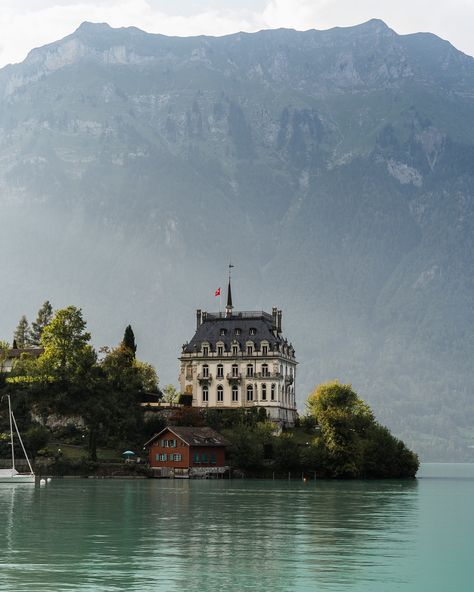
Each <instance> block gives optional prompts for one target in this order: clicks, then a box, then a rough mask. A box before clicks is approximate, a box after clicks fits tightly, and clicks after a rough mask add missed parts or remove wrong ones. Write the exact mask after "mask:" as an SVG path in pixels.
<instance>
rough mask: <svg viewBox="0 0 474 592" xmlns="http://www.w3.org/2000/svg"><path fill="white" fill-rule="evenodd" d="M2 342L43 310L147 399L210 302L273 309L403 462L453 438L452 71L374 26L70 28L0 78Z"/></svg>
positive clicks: (462, 255)
mask: <svg viewBox="0 0 474 592" xmlns="http://www.w3.org/2000/svg"><path fill="white" fill-rule="evenodd" d="M0 97H1V102H0V204H1V208H2V216H1V220H0V246H1V248H2V253H3V261H4V277H3V281H2V284H3V290H2V291H1V296H0V298H1V300H2V308H3V315H2V321H1V326H0V329H1V333H2V335H3V336H4V337H8V335H9V334H10V333H11V332H12V331H13V328H14V326H15V324H16V321H17V319H18V318H19V316H20V315H21V314H23V313H27V314H28V315H29V316H30V317H31V316H33V315H34V313H35V311H36V308H37V307H38V306H39V305H40V304H41V302H42V301H43V300H45V299H46V298H50V299H51V300H53V301H54V303H55V304H56V305H57V306H62V305H65V304H69V303H74V304H78V305H82V306H83V307H84V309H85V314H86V317H87V318H88V319H89V321H90V323H89V324H90V328H91V330H92V331H93V333H94V334H95V336H96V341H97V343H98V345H102V344H104V343H111V344H113V343H114V342H117V341H118V340H119V339H120V338H121V335H122V331H123V328H124V327H125V325H127V324H128V323H129V322H131V323H132V325H133V327H134V330H135V333H136V334H137V337H138V341H139V345H140V350H141V351H140V353H141V355H142V356H143V357H145V358H148V359H150V361H152V362H154V363H155V364H156V365H157V367H158V370H159V373H160V374H161V376H162V380H164V381H165V382H169V381H173V382H175V379H176V375H177V363H176V357H177V355H178V354H179V351H180V346H181V343H183V342H184V341H186V340H188V339H189V338H190V337H191V335H192V332H193V327H194V309H195V308H197V307H202V308H204V309H206V308H208V309H212V308H216V304H215V302H214V301H213V298H212V294H213V290H214V289H215V287H217V285H216V284H219V283H221V284H222V283H223V281H224V277H225V268H226V264H227V261H228V259H229V257H232V260H233V261H234V262H235V263H236V270H235V271H236V274H235V288H234V289H235V300H236V305H237V307H239V308H244V309H245V308H246V309H253V308H261V307H263V308H266V309H269V308H270V307H271V306H272V305H278V306H280V307H282V308H283V309H284V313H285V317H284V321H285V329H286V332H287V333H288V334H289V335H290V337H291V338H292V340H293V342H294V345H295V347H296V349H297V355H298V357H299V359H300V362H301V364H300V381H299V382H300V399H301V401H303V400H304V398H305V396H306V394H307V392H308V391H309V390H310V389H311V388H312V386H313V385H314V384H315V383H317V382H321V381H323V380H326V379H330V378H334V377H338V378H340V379H341V380H343V381H352V382H353V384H354V386H355V388H356V389H358V390H359V392H360V395H361V396H362V397H365V398H367V399H368V401H369V402H370V404H371V405H372V406H373V408H374V409H375V411H376V413H377V415H378V417H379V418H380V420H381V421H382V422H384V423H387V424H389V426H390V427H391V428H392V429H394V430H395V431H396V432H398V433H399V434H400V435H402V436H403V437H404V438H406V439H407V441H408V442H410V443H411V444H412V445H413V446H415V448H418V449H419V450H421V451H422V452H423V453H424V454H425V457H427V456H428V455H430V456H431V457H436V456H437V457H440V456H441V454H444V455H445V457H451V458H454V457H457V458H461V457H462V458H467V457H468V456H469V453H470V449H469V448H468V446H469V445H470V444H471V443H472V441H473V438H474V433H473V430H472V428H471V426H472V419H473V414H472V411H471V410H472V398H471V394H470V392H469V385H470V384H472V379H473V372H472V370H471V367H470V366H471V359H472V354H473V353H474V344H473V337H472V335H473V329H474V313H473V308H472V293H473V254H472V253H473V245H472V242H473V236H474V233H473V230H474V228H473V193H474V101H473V98H474V61H473V59H472V58H470V57H468V56H466V55H464V54H462V53H460V52H458V51H457V50H456V49H454V48H453V47H452V46H451V45H450V44H449V43H446V42H444V41H442V40H440V39H438V38H437V37H435V36H433V35H427V34H418V35H409V36H398V35H396V34H395V33H394V32H393V31H391V30H390V29H389V28H388V27H386V26H385V25H384V23H382V22H380V21H370V22H368V23H365V24H363V25H360V26H358V27H352V28H348V29H333V30H330V31H322V32H321V31H307V32H296V31H290V30H276V31H262V32H260V33H255V34H242V33H241V34H236V35H231V36H227V37H222V38H210V37H195V38H169V37H164V36H160V35H149V34H146V33H144V32H142V31H139V30H137V29H133V28H130V29H111V28H110V27H108V26H107V25H93V24H89V23H84V24H83V25H82V26H81V27H80V28H79V29H78V30H77V31H76V32H75V33H73V34H72V35H70V36H69V37H67V38H65V39H63V40H61V41H58V42H57V43H53V44H51V45H49V46H45V47H43V48H39V49H36V50H34V51H32V52H31V53H30V55H29V56H28V58H27V59H26V60H25V61H24V62H23V63H22V64H19V65H15V66H8V67H6V68H4V69H3V70H1V71H0Z"/></svg>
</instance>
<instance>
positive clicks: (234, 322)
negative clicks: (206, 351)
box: [183, 312, 286, 354]
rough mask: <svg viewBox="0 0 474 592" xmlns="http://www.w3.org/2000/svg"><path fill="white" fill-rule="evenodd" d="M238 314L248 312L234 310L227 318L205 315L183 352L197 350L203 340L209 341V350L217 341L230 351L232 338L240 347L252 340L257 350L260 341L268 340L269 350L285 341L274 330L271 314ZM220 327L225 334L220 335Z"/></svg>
mask: <svg viewBox="0 0 474 592" xmlns="http://www.w3.org/2000/svg"><path fill="white" fill-rule="evenodd" d="M239 314H242V315H243V314H245V315H247V314H248V313H238V312H234V313H233V314H232V316H231V317H229V318H225V317H224V318H220V317H219V315H211V316H210V317H209V316H208V317H206V318H205V319H204V320H203V323H202V324H201V325H200V327H199V328H198V329H197V331H196V333H195V334H194V336H193V338H192V339H191V341H190V342H189V343H186V344H185V345H184V346H183V353H188V354H191V353H193V352H195V351H199V350H200V349H201V345H202V344H203V343H204V342H207V343H209V345H210V348H211V351H215V348H216V344H217V342H222V343H223V344H224V347H225V350H226V351H230V350H231V348H232V342H234V340H235V341H237V343H239V345H240V348H241V349H243V348H244V347H245V344H246V342H247V341H253V343H254V344H255V349H256V350H257V351H259V350H260V344H261V342H262V341H268V343H269V345H270V350H273V349H275V346H276V345H278V346H280V344H283V343H286V340H285V339H284V338H283V337H282V335H281V334H278V333H277V332H276V331H275V330H274V329H275V327H274V326H273V321H272V317H271V315H269V314H267V313H263V312H262V313H260V314H258V313H256V314H255V316H253V317H248V316H245V317H244V316H242V317H239ZM222 329H224V330H225V335H221V330H222ZM236 329H240V335H238V334H236ZM251 329H255V335H251V334H250V330H251Z"/></svg>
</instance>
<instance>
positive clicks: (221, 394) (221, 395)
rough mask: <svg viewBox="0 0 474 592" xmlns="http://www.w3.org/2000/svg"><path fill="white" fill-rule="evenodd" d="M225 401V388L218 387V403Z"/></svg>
mask: <svg viewBox="0 0 474 592" xmlns="http://www.w3.org/2000/svg"><path fill="white" fill-rule="evenodd" d="M223 401H224V387H223V386H222V384H220V385H219V386H218V387H217V402H218V403H222V402H223Z"/></svg>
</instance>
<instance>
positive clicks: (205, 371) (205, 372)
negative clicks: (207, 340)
mask: <svg viewBox="0 0 474 592" xmlns="http://www.w3.org/2000/svg"><path fill="white" fill-rule="evenodd" d="M202 377H203V378H209V366H208V365H207V364H203V366H202Z"/></svg>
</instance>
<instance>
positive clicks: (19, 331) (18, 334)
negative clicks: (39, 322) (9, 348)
mask: <svg viewBox="0 0 474 592" xmlns="http://www.w3.org/2000/svg"><path fill="white" fill-rule="evenodd" d="M13 341H14V342H16V346H17V348H20V349H23V348H24V347H28V346H29V345H31V335H30V323H29V322H28V319H27V318H26V317H25V315H23V316H22V317H21V319H20V320H19V322H18V325H17V327H16V329H15V333H14V334H13Z"/></svg>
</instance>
